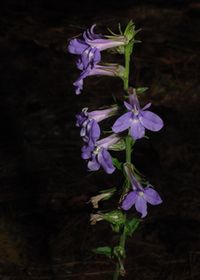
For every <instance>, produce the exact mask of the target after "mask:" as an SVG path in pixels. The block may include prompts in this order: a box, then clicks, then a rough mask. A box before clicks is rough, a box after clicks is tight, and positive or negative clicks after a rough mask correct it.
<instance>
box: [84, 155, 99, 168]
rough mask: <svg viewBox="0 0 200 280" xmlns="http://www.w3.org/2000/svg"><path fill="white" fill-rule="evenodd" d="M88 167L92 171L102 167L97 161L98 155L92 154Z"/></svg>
mask: <svg viewBox="0 0 200 280" xmlns="http://www.w3.org/2000/svg"><path fill="white" fill-rule="evenodd" d="M87 166H88V168H89V170H91V171H96V170H99V168H100V164H99V163H98V161H97V158H96V155H94V154H93V155H92V159H91V160H90V161H88V165H87Z"/></svg>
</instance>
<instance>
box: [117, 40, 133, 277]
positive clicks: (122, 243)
mask: <svg viewBox="0 0 200 280" xmlns="http://www.w3.org/2000/svg"><path fill="white" fill-rule="evenodd" d="M131 52H132V48H131V45H129V44H128V45H127V46H125V75H124V90H125V91H126V92H127V91H128V88H129V71H130V56H131ZM131 152H132V139H131V137H130V136H129V135H128V136H127V137H126V162H129V163H131ZM125 180H126V184H124V188H123V190H122V193H125V192H126V190H127V189H129V188H130V182H129V181H128V180H127V179H125ZM125 219H126V216H125ZM125 244H126V232H125V226H124V228H123V231H122V234H121V236H120V241H119V246H120V247H121V248H123V251H124V252H125ZM119 276H120V262H119V260H118V262H117V263H116V268H115V272H114V275H113V280H118V279H119Z"/></svg>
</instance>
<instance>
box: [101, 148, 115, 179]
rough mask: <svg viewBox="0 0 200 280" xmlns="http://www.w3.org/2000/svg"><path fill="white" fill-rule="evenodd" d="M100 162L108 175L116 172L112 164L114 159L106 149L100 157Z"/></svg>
mask: <svg viewBox="0 0 200 280" xmlns="http://www.w3.org/2000/svg"><path fill="white" fill-rule="evenodd" d="M97 158H98V162H99V163H100V165H101V166H102V167H103V169H104V170H105V172H106V173H108V174H111V173H113V172H114V171H115V167H114V166H113V163H112V157H111V155H110V154H109V152H108V151H107V150H106V149H104V148H103V149H102V150H101V151H100V152H99V153H98V155H97Z"/></svg>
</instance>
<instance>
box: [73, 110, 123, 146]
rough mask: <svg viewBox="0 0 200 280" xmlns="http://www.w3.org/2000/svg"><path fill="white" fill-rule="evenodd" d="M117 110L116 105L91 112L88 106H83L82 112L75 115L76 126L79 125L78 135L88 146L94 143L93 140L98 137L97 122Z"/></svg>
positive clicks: (98, 128)
mask: <svg viewBox="0 0 200 280" xmlns="http://www.w3.org/2000/svg"><path fill="white" fill-rule="evenodd" d="M117 110H118V106H117V105H114V106H112V107H110V108H107V109H103V110H95V111H91V112H88V108H83V110H82V112H81V113H80V114H77V115H76V120H77V121H76V126H78V127H81V131H80V135H81V137H83V140H84V141H85V142H87V144H88V145H89V146H91V145H95V142H96V141H97V139H99V137H100V127H99V125H98V122H100V121H102V120H104V119H107V118H109V117H110V116H112V115H114V114H115V113H116V112H117Z"/></svg>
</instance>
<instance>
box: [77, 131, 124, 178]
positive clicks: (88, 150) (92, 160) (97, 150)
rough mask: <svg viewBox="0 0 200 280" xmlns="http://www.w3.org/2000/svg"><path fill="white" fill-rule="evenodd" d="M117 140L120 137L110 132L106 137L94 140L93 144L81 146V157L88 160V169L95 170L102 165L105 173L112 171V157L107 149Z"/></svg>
mask: <svg viewBox="0 0 200 280" xmlns="http://www.w3.org/2000/svg"><path fill="white" fill-rule="evenodd" d="M119 140H120V137H119V136H118V135H116V134H112V135H110V136H108V137H106V138H103V139H101V140H99V141H96V143H95V145H93V146H89V145H84V146H83V147H82V158H83V159H88V160H89V161H88V165H87V166H88V168H89V170H91V171H96V170H99V168H100V167H102V168H103V169H104V170H105V172H106V173H108V174H111V173H113V172H114V171H115V167H114V165H113V163H112V157H111V155H110V153H109V152H108V149H109V148H110V147H112V145H113V144H115V143H117V142H118V141H119Z"/></svg>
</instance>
